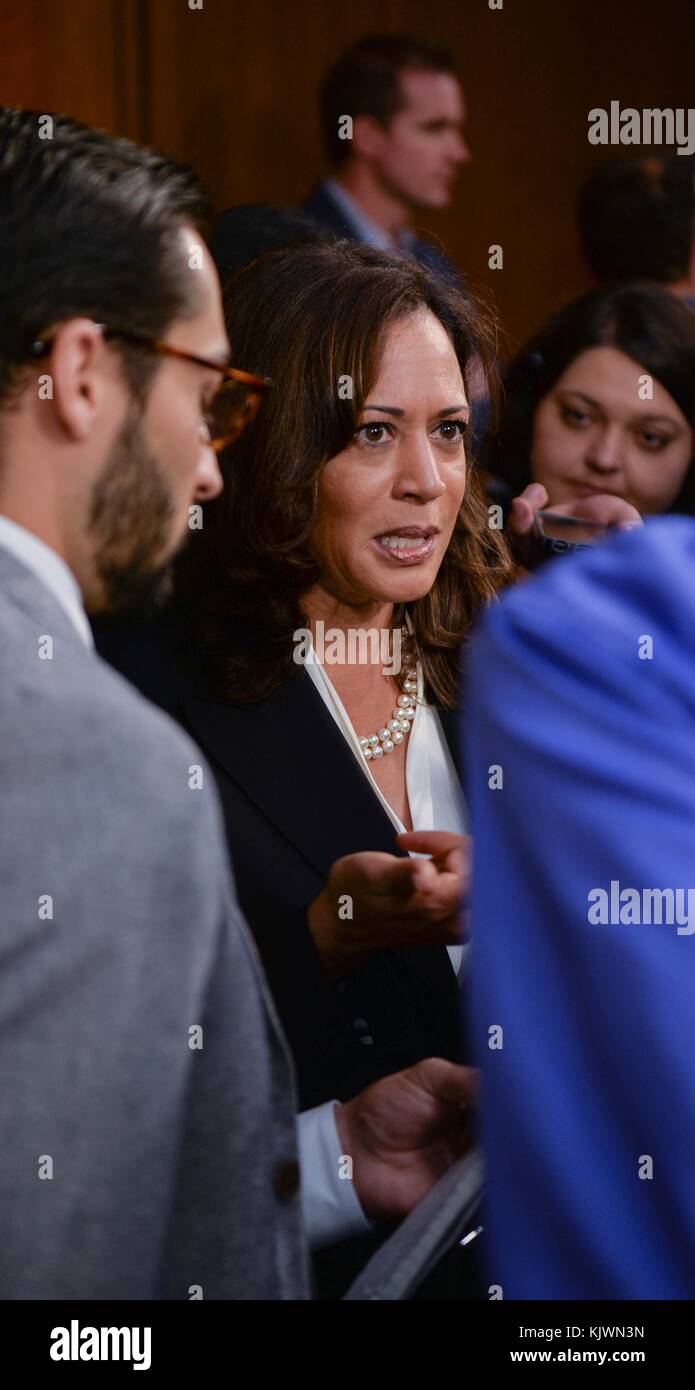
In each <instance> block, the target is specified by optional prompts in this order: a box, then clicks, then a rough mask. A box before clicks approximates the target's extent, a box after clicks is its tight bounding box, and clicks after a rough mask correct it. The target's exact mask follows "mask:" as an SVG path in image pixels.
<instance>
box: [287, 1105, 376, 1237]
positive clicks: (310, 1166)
mask: <svg viewBox="0 0 695 1390" xmlns="http://www.w3.org/2000/svg"><path fill="white" fill-rule="evenodd" d="M339 1104H340V1102H339V1101H337V1100H329V1101H326V1102H325V1104H324V1105H317V1106H315V1108H314V1109H313V1110H305V1111H304V1112H303V1113H302V1114H301V1115H299V1116H298V1118H297V1136H298V1145H299V1171H300V1173H301V1175H302V1187H301V1197H302V1211H303V1215H304V1225H305V1229H306V1233H307V1239H308V1241H309V1244H310V1246H311V1248H312V1250H319V1249H320V1248H321V1246H323V1245H333V1244H334V1243H336V1242H337V1241H340V1240H348V1239H349V1237H350V1236H361V1235H365V1234H366V1233H367V1232H368V1231H372V1230H374V1224H373V1223H372V1222H371V1221H370V1220H369V1219H368V1217H366V1216H365V1214H364V1212H363V1210H362V1207H361V1206H360V1202H359V1198H358V1196H357V1193H356V1192H355V1187H354V1183H353V1181H352V1176H351V1174H352V1159H351V1157H350V1155H349V1154H342V1153H341V1151H340V1140H339V1138H338V1130H337V1127H336V1123H335V1117H334V1113H333V1112H334V1110H335V1107H336V1106H337V1105H339Z"/></svg>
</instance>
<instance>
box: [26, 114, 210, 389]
mask: <svg viewBox="0 0 695 1390" xmlns="http://www.w3.org/2000/svg"><path fill="white" fill-rule="evenodd" d="M184 226H193V227H194V228H196V229H197V230H199V231H201V232H203V231H204V230H205V228H206V226H207V202H206V199H205V196H204V194H203V192H202V189H201V187H200V185H199V183H198V181H197V179H196V177H195V175H194V174H193V173H192V171H191V170H189V169H186V168H184V167H182V166H181V165H179V164H176V163H175V162H174V161H173V160H171V159H167V158H165V157H164V156H163V155H160V154H157V153H155V152H154V151H152V150H145V149H142V148H140V147H139V146H137V145H134V144H133V143H132V142H131V141H130V140H124V139H120V138H118V137H116V136H114V135H110V134H108V133H107V132H106V131H102V130H94V129H91V128H90V127H89V126H85V125H81V124H80V123H79V122H77V121H74V120H72V119H70V118H69V117H67V116H59V115H55V116H47V115H45V114H44V115H40V114H39V113H38V112H36V111H24V110H18V109H14V108H11V107H0V404H2V403H3V402H4V401H5V400H6V398H7V397H8V395H9V394H10V391H11V389H12V387H13V386H14V385H16V384H17V382H18V379H19V378H20V376H21V373H22V369H23V367H25V366H26V365H27V364H28V363H30V362H31V345H32V343H33V342H34V341H35V340H36V339H37V338H40V337H41V336H42V335H43V334H45V333H46V332H47V331H48V330H49V329H51V328H52V327H54V326H56V325H57V324H59V323H61V322H66V321H67V320H68V319H71V318H76V317H82V316H85V317H87V318H91V319H94V320H95V321H96V322H99V323H107V324H109V325H110V326H112V327H116V328H127V329H131V330H134V331H136V332H140V333H145V334H147V335H149V336H152V337H158V336H161V335H162V334H163V333H164V332H165V330H166V329H167V327H168V326H169V324H170V323H171V321H172V320H173V319H174V318H176V317H179V316H182V315H186V314H187V313H189V312H195V295H194V293H193V291H192V277H191V274H190V272H189V271H188V267H187V261H186V256H185V250H184V249H182V247H181V244H180V240H179V233H180V230H181V228H182V227H184ZM193 279H194V277H193ZM115 346H117V350H118V351H119V352H120V353H121V354H122V359H123V364H124V369H125V372H126V377H127V379H128V381H129V383H130V385H131V388H132V389H133V391H136V392H137V393H138V394H142V392H143V388H144V384H145V383H146V381H147V380H148V378H149V376H150V374H151V373H152V372H153V371H154V370H155V366H156V362H157V358H156V357H155V356H154V354H152V353H146V352H143V351H142V350H141V349H138V348H132V347H129V346H126V345H123V346H121V344H119V343H117V342H115Z"/></svg>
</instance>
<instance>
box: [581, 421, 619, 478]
mask: <svg viewBox="0 0 695 1390" xmlns="http://www.w3.org/2000/svg"><path fill="white" fill-rule="evenodd" d="M586 462H587V464H588V466H589V467H590V468H594V469H596V470H597V472H600V473H613V472H615V470H616V468H620V466H621V463H622V431H621V429H620V426H619V425H607V426H605V427H604V428H603V429H601V430H599V431H597V433H596V434H595V435H594V436H593V438H592V439H591V440H590V442H589V448H588V450H587V453H586Z"/></svg>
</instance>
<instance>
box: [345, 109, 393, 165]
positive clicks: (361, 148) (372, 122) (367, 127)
mask: <svg viewBox="0 0 695 1390" xmlns="http://www.w3.org/2000/svg"><path fill="white" fill-rule="evenodd" d="M387 138H388V130H387V129H386V127H385V126H383V125H382V124H381V122H380V121H377V120H376V118H375V117H374V116H365V115H362V116H355V119H354V120H353V123H352V152H353V154H355V155H358V156H359V157H360V158H362V159H373V158H374V157H375V156H377V155H380V154H381V151H382V149H383V147H384V141H385V140H386V139H387Z"/></svg>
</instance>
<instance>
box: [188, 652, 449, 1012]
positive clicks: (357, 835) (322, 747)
mask: <svg viewBox="0 0 695 1390" xmlns="http://www.w3.org/2000/svg"><path fill="white" fill-rule="evenodd" d="M183 706H184V713H185V717H186V722H187V724H188V727H189V729H190V730H191V732H192V734H193V736H194V738H195V739H196V741H197V742H198V743H200V745H201V747H202V748H203V749H204V751H205V752H206V753H207V754H208V756H209V757H210V760H211V761H212V762H213V763H215V762H216V763H217V764H218V765H219V766H220V767H222V768H223V770H224V772H225V773H226V774H227V775H228V776H229V777H231V778H232V780H233V781H234V782H235V783H236V784H237V785H238V786H240V787H241V788H242V790H243V791H244V792H245V793H246V795H247V796H249V797H250V798H251V800H252V801H254V802H255V803H256V805H257V806H258V807H259V808H260V809H261V811H262V812H263V814H264V815H265V816H266V817H267V818H268V820H270V821H271V822H272V823H273V824H274V825H275V827H276V828H277V829H278V830H279V832H280V833H281V834H282V835H283V836H284V838H285V839H286V840H289V841H290V842H291V843H292V844H293V845H294V846H295V848H296V849H297V850H298V851H299V853H300V854H301V855H302V856H303V857H304V859H306V860H307V862H308V863H309V864H311V865H312V866H313V867H314V868H315V869H316V870H317V871H318V873H319V874H320V876H321V878H322V880H325V879H326V878H327V877H328V874H329V872H330V869H331V866H332V865H333V864H334V863H335V861H336V859H340V858H342V856H343V855H346V854H357V853H359V852H360V851H361V850H364V849H365V848H369V849H371V850H377V851H381V852H383V853H386V854H396V855H402V854H404V853H405V851H403V850H401V849H399V847H398V845H397V844H396V838H395V837H396V831H395V828H394V826H393V825H392V823H391V821H390V820H389V818H388V816H387V815H386V812H385V811H384V810H383V808H382V806H381V805H380V803H379V801H378V800H377V797H376V796H375V794H374V792H373V791H372V790H371V788H370V786H369V784H368V782H367V780H366V777H365V775H364V773H363V772H362V771H361V769H360V767H359V765H358V763H357V761H356V759H355V757H354V754H353V752H352V750H351V749H350V748H349V746H348V744H347V743H346V742H345V739H344V738H343V736H342V734H341V732H340V730H339V729H338V728H337V726H336V723H335V720H334V719H333V716H332V715H331V713H330V711H329V710H328V709H327V708H326V706H325V704H324V702H323V700H322V699H321V696H320V695H319V692H318V691H317V690H316V688H315V686H314V684H313V682H312V680H311V678H310V677H309V676H308V675H307V673H306V672H305V671H300V672H298V674H297V675H296V676H295V677H293V678H292V679H291V680H289V681H287V682H285V684H284V685H283V686H282V687H280V689H279V690H277V691H275V692H274V693H273V695H271V696H270V697H269V698H268V699H267V700H263V701H259V702H257V703H255V704H253V705H245V706H240V705H232V704H227V703H226V702H225V701H222V700H219V699H213V698H210V697H209V696H207V695H205V694H203V693H202V692H200V691H198V690H196V691H193V690H189V691H188V692H187V693H186V694H185V695H184V697H183ZM397 954H398V956H399V957H400V958H401V959H402V960H403V962H404V963H405V964H406V965H407V966H408V967H409V968H410V969H413V970H415V972H416V973H417V974H419V975H421V976H422V977H423V978H425V979H426V980H427V981H428V983H429V984H430V985H431V986H432V987H433V988H435V989H437V990H438V991H439V992H440V993H443V994H444V995H445V996H446V997H447V999H449V1000H450V999H451V998H452V993H454V992H455V986H456V980H455V976H454V972H453V971H452V969H451V967H450V963H449V961H448V959H447V957H446V955H445V952H444V951H443V950H442V948H441V947H433V946H419V947H411V948H406V949H403V950H399V951H398V952H397Z"/></svg>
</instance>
